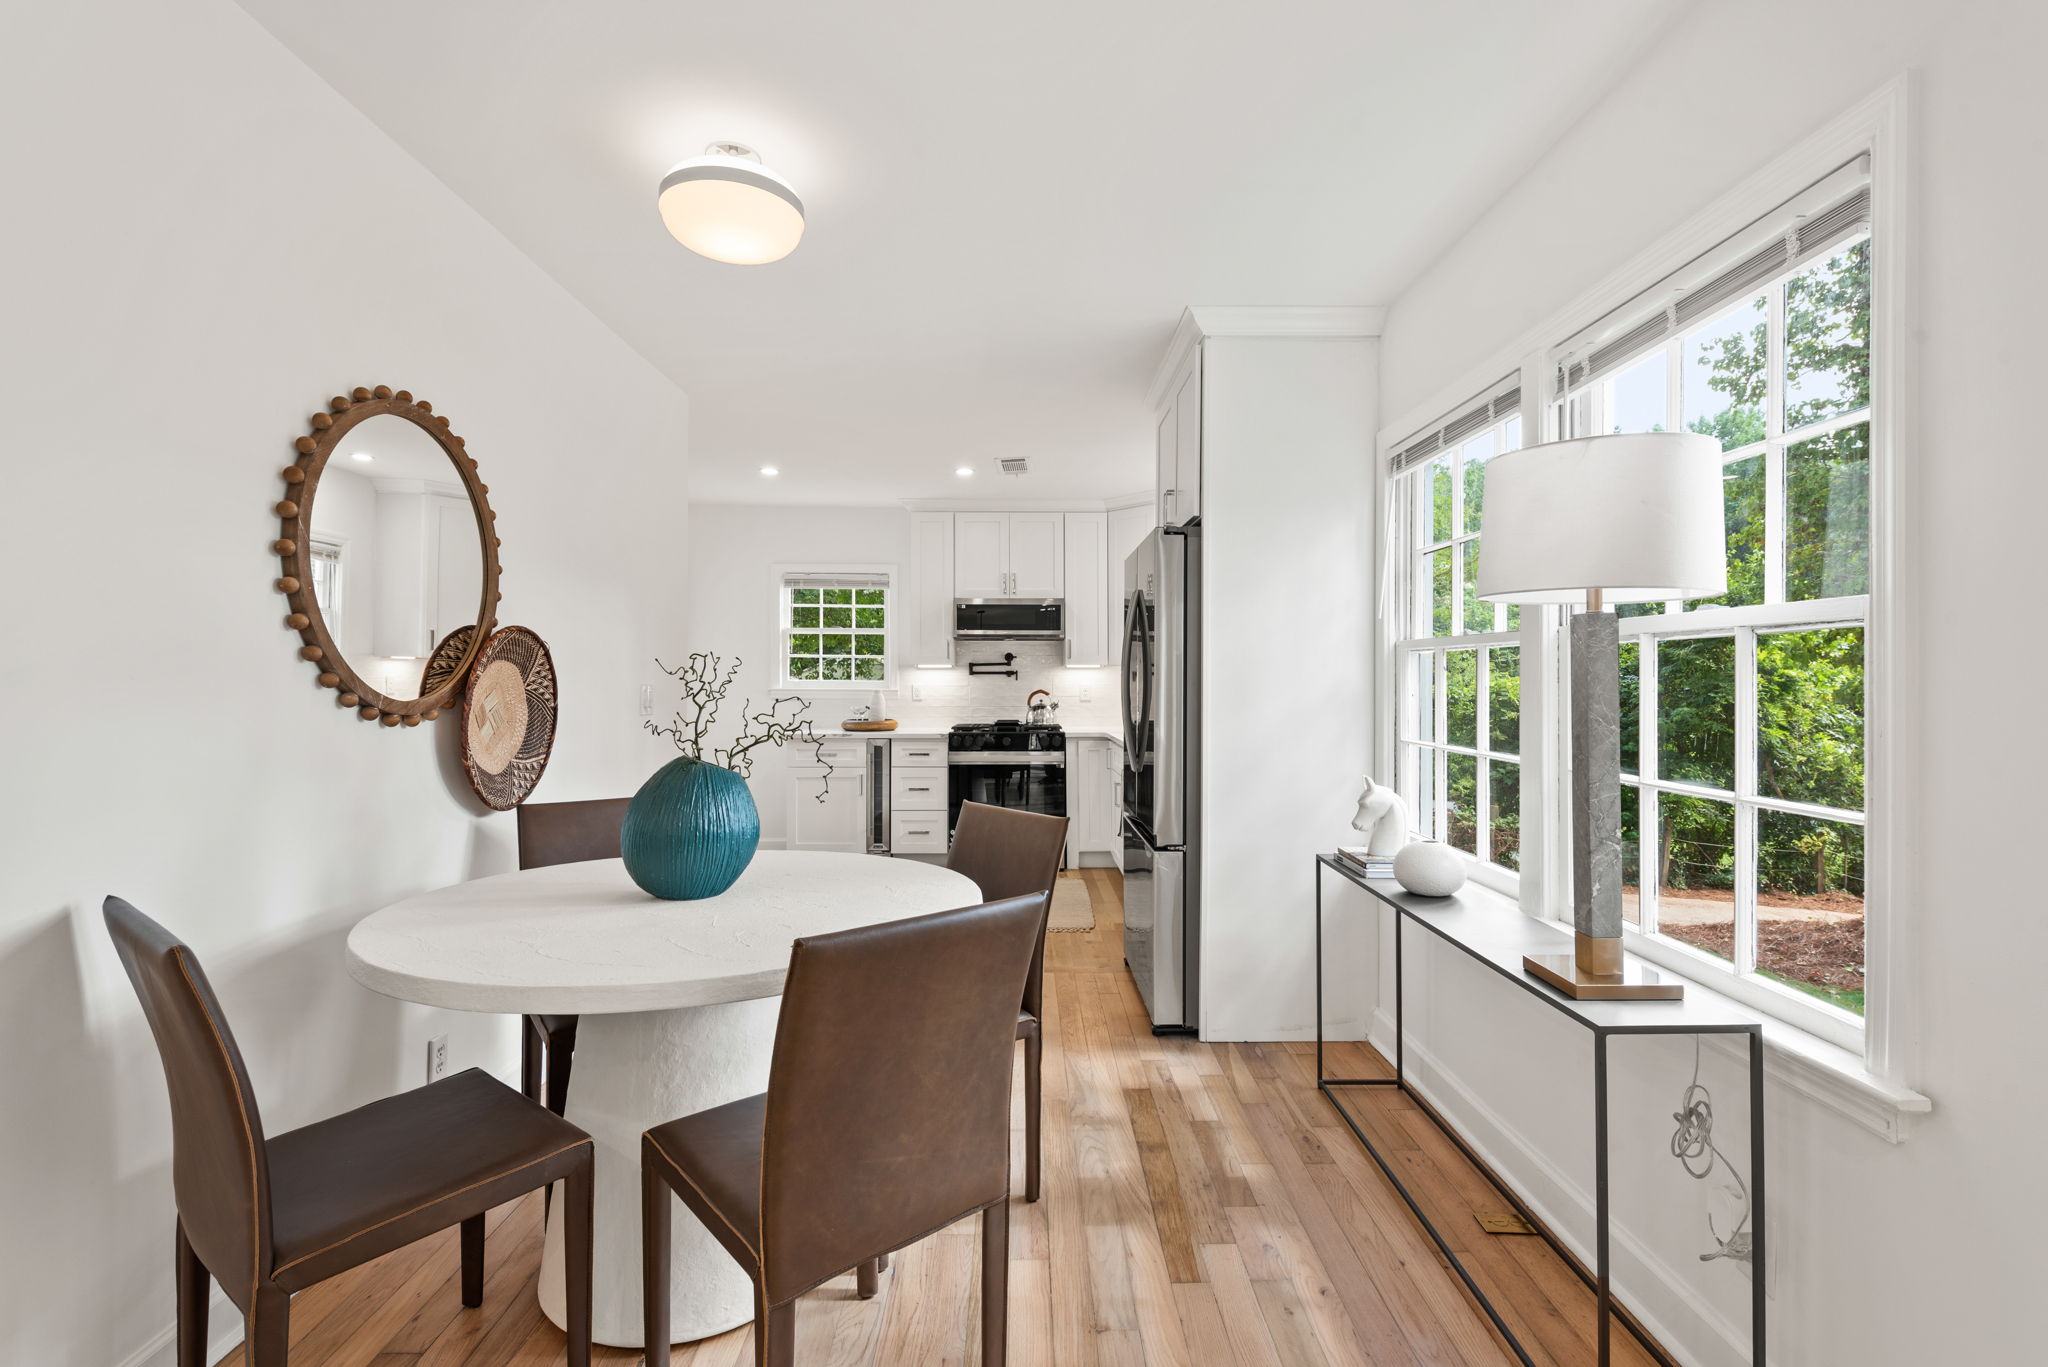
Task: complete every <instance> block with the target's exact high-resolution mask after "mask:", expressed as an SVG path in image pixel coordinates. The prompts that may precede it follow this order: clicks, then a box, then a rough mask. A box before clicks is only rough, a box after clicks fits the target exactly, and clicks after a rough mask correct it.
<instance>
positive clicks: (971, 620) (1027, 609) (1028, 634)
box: [953, 598, 1066, 641]
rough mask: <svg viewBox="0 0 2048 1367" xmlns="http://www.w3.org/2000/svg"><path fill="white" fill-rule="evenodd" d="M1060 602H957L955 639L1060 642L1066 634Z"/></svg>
mask: <svg viewBox="0 0 2048 1367" xmlns="http://www.w3.org/2000/svg"><path fill="white" fill-rule="evenodd" d="M1062 607H1063V600H1062V599H1058V598H955V599H954V600H953V635H954V636H955V637H957V638H959V639H962V640H975V641H1057V640H1059V639H1060V638H1061V637H1062V636H1064V635H1065V634H1066V623H1065V620H1064V619H1065V614H1064V612H1063V611H1062Z"/></svg>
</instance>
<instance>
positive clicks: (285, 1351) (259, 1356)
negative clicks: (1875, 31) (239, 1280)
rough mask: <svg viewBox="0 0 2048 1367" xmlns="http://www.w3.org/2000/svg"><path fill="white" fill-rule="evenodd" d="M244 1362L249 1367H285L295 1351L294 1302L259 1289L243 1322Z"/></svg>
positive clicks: (268, 1289)
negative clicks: (293, 1350) (293, 1334)
mask: <svg viewBox="0 0 2048 1367" xmlns="http://www.w3.org/2000/svg"><path fill="white" fill-rule="evenodd" d="M242 1348H243V1358H242V1360H243V1362H245V1363H246V1364H247V1367H285V1364H286V1359H287V1358H288V1357H289V1356H290V1354H291V1348H292V1298H291V1296H290V1295H289V1294H287V1293H285V1292H283V1291H280V1290H278V1289H277V1288H276V1287H272V1286H259V1287H257V1288H256V1295H255V1298H254V1299H253V1300H251V1301H250V1302H249V1313H248V1314H247V1316H245V1317H244V1320H243V1339H242Z"/></svg>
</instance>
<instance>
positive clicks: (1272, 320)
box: [1149, 304, 1387, 408]
mask: <svg viewBox="0 0 2048 1367" xmlns="http://www.w3.org/2000/svg"><path fill="white" fill-rule="evenodd" d="M1386 322H1387V310H1386V309H1385V308H1384V307H1382V306H1380V305H1377V304H1190V305H1188V306H1187V307H1186V308H1184V309H1182V310H1181V313H1180V321H1179V322H1177V323H1175V324H1174V328H1173V340H1171V341H1170V342H1168V343H1167V344H1166V358H1165V359H1164V360H1163V361H1161V362H1160V364H1159V370H1158V372H1157V373H1156V374H1154V375H1153V377H1152V388H1151V391H1150V394H1149V397H1150V400H1151V403H1152V406H1153V407H1154V408H1157V407H1158V406H1159V402H1160V400H1161V399H1163V398H1165V396H1166V387H1167V386H1168V385H1169V384H1171V383H1173V378H1174V376H1176V375H1178V374H1179V373H1180V372H1181V370H1182V368H1183V367H1184V366H1186V364H1187V359H1188V356H1189V355H1190V354H1191V353H1192V352H1193V351H1194V349H1195V348H1196V347H1197V346H1199V345H1200V344H1201V341H1202V339H1203V338H1204V337H1377V336H1379V335H1380V332H1381V331H1382V329H1384V328H1385V326H1386Z"/></svg>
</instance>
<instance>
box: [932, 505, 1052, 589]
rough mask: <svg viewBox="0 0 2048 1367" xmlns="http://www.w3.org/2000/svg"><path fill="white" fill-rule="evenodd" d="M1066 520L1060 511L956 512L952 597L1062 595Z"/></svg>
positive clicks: (954, 517) (954, 518) (954, 521)
mask: <svg viewBox="0 0 2048 1367" xmlns="http://www.w3.org/2000/svg"><path fill="white" fill-rule="evenodd" d="M1065 524H1066V518H1065V516H1064V515H1063V514H1060V513H955V514H954V515H953V596H954V597H956V598H1058V597H1059V596H1060V594H1061V585H1062V583H1063V582H1064V581H1065V578H1066V561H1065V541H1066V537H1065V530H1066V527H1065Z"/></svg>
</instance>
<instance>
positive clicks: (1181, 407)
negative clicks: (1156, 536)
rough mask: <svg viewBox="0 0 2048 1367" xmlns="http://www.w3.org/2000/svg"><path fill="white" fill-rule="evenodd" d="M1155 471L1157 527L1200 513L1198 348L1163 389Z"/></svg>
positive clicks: (1200, 405)
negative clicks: (1157, 487) (1157, 497)
mask: <svg viewBox="0 0 2048 1367" xmlns="http://www.w3.org/2000/svg"><path fill="white" fill-rule="evenodd" d="M1155 454H1156V456H1157V459H1158V471H1159V525H1161V526H1162V527H1177V526H1179V525H1180V524H1182V523H1184V522H1189V521H1192V520H1193V519H1194V518H1196V517H1198V516H1200V514H1201V511H1202V348H1201V347H1200V346H1195V347H1192V348H1190V350H1189V352H1188V359H1187V362H1186V363H1185V364H1184V365H1183V366H1182V367H1181V369H1180V371H1179V373H1178V374H1176V375H1175V376H1174V378H1173V380H1172V382H1171V383H1170V384H1169V385H1168V386H1167V389H1166V397H1165V400H1164V401H1163V402H1162V403H1161V405H1160V413H1159V425H1158V428H1157V430H1156V434H1155Z"/></svg>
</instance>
